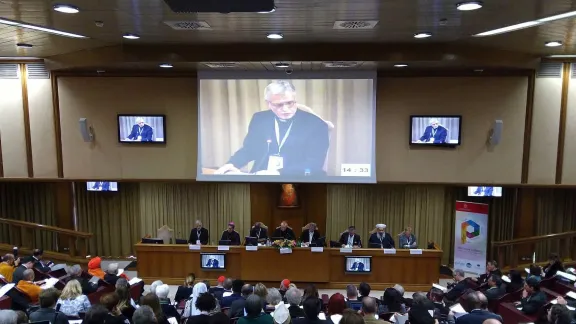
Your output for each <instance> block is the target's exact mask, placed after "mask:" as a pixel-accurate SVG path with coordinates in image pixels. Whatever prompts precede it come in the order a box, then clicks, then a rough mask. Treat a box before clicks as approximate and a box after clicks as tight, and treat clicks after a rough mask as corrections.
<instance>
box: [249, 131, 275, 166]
mask: <svg viewBox="0 0 576 324" xmlns="http://www.w3.org/2000/svg"><path fill="white" fill-rule="evenodd" d="M270 143H272V140H271V139H267V140H266V144H267V148H266V154H264V156H262V158H260V162H258V164H257V165H256V168H254V169H253V170H254V172H258V171H260V167H261V166H262V163H264V160H266V158H267V157H268V156H269V155H270Z"/></svg>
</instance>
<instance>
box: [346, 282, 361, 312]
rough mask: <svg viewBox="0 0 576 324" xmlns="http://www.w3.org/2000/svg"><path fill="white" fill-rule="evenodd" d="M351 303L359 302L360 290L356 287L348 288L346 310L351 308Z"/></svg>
mask: <svg viewBox="0 0 576 324" xmlns="http://www.w3.org/2000/svg"><path fill="white" fill-rule="evenodd" d="M351 301H358V289H356V286H354V285H348V286H346V308H352V307H350V302H351Z"/></svg>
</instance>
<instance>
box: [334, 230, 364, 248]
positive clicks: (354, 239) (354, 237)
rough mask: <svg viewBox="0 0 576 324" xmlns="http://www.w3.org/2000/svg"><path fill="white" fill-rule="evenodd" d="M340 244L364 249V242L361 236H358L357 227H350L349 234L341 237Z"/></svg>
mask: <svg viewBox="0 0 576 324" xmlns="http://www.w3.org/2000/svg"><path fill="white" fill-rule="evenodd" d="M338 243H340V244H342V245H349V246H353V247H362V240H361V239H360V235H358V234H356V227H354V226H349V227H348V232H344V233H342V235H340V240H338Z"/></svg>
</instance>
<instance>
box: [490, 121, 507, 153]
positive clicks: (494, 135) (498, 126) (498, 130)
mask: <svg viewBox="0 0 576 324" xmlns="http://www.w3.org/2000/svg"><path fill="white" fill-rule="evenodd" d="M503 127H504V122H503V121H501V120H499V119H498V120H495V121H494V124H493V125H492V131H491V132H490V138H488V144H490V146H496V145H498V144H500V139H502V128H503Z"/></svg>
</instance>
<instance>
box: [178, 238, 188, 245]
mask: <svg viewBox="0 0 576 324" xmlns="http://www.w3.org/2000/svg"><path fill="white" fill-rule="evenodd" d="M176 244H188V240H186V239H176Z"/></svg>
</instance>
